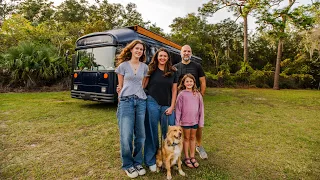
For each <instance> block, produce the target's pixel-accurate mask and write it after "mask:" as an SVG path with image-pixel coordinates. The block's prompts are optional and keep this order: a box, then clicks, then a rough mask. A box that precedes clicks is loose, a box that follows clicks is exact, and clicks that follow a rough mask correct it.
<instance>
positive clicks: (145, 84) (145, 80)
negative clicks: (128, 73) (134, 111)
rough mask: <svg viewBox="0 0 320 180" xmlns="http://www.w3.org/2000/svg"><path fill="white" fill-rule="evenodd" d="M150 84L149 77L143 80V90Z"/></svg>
mask: <svg viewBox="0 0 320 180" xmlns="http://www.w3.org/2000/svg"><path fill="white" fill-rule="evenodd" d="M148 83H149V77H145V78H143V80H142V87H143V89H145V88H146V87H147V85H148Z"/></svg>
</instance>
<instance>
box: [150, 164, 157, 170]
mask: <svg viewBox="0 0 320 180" xmlns="http://www.w3.org/2000/svg"><path fill="white" fill-rule="evenodd" d="M149 169H150V171H151V172H156V171H157V165H156V164H154V165H152V166H149Z"/></svg>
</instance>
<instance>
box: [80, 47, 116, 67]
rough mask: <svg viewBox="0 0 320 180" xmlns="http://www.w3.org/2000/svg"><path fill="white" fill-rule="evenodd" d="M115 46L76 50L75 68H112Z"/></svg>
mask: <svg viewBox="0 0 320 180" xmlns="http://www.w3.org/2000/svg"><path fill="white" fill-rule="evenodd" d="M115 56H116V47H114V46H107V47H96V48H90V49H81V50H78V52H77V62H76V66H75V70H89V71H90V70H91V71H96V70H114V68H115V67H114V61H115Z"/></svg>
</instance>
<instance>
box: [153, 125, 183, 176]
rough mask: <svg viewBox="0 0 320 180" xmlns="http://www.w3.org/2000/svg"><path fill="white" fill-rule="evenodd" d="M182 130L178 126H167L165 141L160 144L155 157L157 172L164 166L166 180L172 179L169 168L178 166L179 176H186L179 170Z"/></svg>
mask: <svg viewBox="0 0 320 180" xmlns="http://www.w3.org/2000/svg"><path fill="white" fill-rule="evenodd" d="M182 142H183V138H182V128H181V127H180V126H169V127H168V133H167V137H166V139H165V140H164V141H163V142H162V147H161V149H160V148H159V149H158V151H157V155H156V164H157V172H159V168H161V167H162V166H164V167H165V168H166V169H167V179H172V176H171V167H172V166H173V165H174V164H178V170H179V174H180V175H181V176H185V175H186V174H185V173H184V172H183V171H182V168H181V152H182V149H183V143H182Z"/></svg>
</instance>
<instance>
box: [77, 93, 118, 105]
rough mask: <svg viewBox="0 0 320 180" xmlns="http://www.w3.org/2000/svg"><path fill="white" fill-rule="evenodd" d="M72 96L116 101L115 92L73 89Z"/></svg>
mask: <svg viewBox="0 0 320 180" xmlns="http://www.w3.org/2000/svg"><path fill="white" fill-rule="evenodd" d="M71 97H72V98H76V99H83V100H91V101H100V102H108V103H114V102H115V99H116V97H115V95H114V94H103V93H94V92H84V91H75V90H71Z"/></svg>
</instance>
